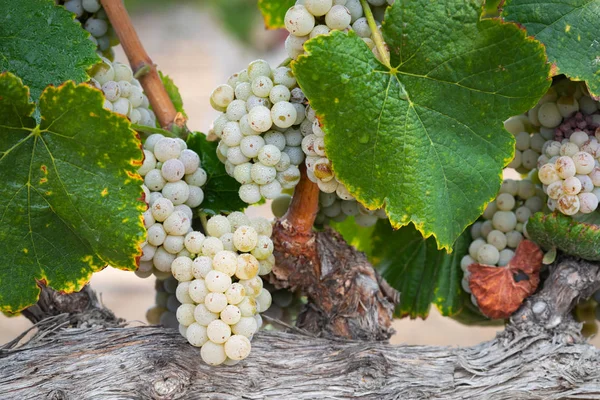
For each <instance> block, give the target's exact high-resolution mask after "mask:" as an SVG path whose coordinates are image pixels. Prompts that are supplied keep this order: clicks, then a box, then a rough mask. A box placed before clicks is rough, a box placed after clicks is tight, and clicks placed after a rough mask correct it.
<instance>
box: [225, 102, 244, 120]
mask: <svg viewBox="0 0 600 400" xmlns="http://www.w3.org/2000/svg"><path fill="white" fill-rule="evenodd" d="M226 114H227V118H228V119H229V120H230V121H239V120H240V118H242V116H243V115H244V114H246V102H245V101H243V100H237V99H236V100H233V101H232V102H231V103H229V105H228V106H227V111H226Z"/></svg>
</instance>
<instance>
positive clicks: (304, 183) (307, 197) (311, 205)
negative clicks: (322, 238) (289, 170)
mask: <svg viewBox="0 0 600 400" xmlns="http://www.w3.org/2000/svg"><path fill="white" fill-rule="evenodd" d="M299 168H300V182H299V183H298V185H297V186H296V188H295V189H294V197H293V198H292V203H291V204H290V207H289V208H288V211H287V213H286V214H285V215H284V216H283V220H285V221H287V223H289V224H290V225H291V226H293V227H294V229H295V230H296V232H298V233H301V234H302V235H308V234H310V233H311V232H312V227H313V225H314V223H315V218H316V216H317V212H318V210H319V187H318V186H317V184H316V183H314V182H311V181H310V179H308V175H307V174H306V165H304V163H302V164H301V165H300V166H299Z"/></svg>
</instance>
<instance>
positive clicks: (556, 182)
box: [538, 131, 600, 216]
mask: <svg viewBox="0 0 600 400" xmlns="http://www.w3.org/2000/svg"><path fill="white" fill-rule="evenodd" d="M543 152H544V154H543V156H542V157H540V164H541V165H540V168H539V171H538V177H539V180H540V181H541V182H542V183H543V185H544V192H545V193H546V194H547V195H548V208H549V209H550V211H554V210H558V211H559V212H561V213H563V214H565V215H570V216H575V215H578V214H579V213H581V214H589V213H592V212H594V211H595V210H596V209H597V208H598V201H599V200H600V163H599V162H598V158H597V157H600V144H599V143H598V139H596V137H591V138H590V137H589V136H588V134H587V133H586V132H583V131H575V132H572V133H571V134H570V135H569V138H568V139H563V140H562V142H559V141H549V142H547V143H546V144H545V145H544V149H543Z"/></svg>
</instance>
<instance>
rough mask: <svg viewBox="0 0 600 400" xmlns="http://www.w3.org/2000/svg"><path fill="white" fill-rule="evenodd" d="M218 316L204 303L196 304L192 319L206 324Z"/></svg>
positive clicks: (200, 323)
mask: <svg viewBox="0 0 600 400" xmlns="http://www.w3.org/2000/svg"><path fill="white" fill-rule="evenodd" d="M218 318H219V315H218V314H216V313H214V312H212V311H210V310H209V309H208V308H206V306H205V305H204V304H198V305H197V306H196V308H195V309H194V319H195V320H196V322H197V323H198V324H199V325H202V326H208V324H210V323H211V322H212V321H215V320H216V319H218Z"/></svg>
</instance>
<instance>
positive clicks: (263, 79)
mask: <svg viewBox="0 0 600 400" xmlns="http://www.w3.org/2000/svg"><path fill="white" fill-rule="evenodd" d="M271 89H273V81H272V80H271V78H269V77H267V76H258V77H256V78H254V79H253V80H252V93H254V95H255V96H257V97H269V93H270V92H271Z"/></svg>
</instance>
